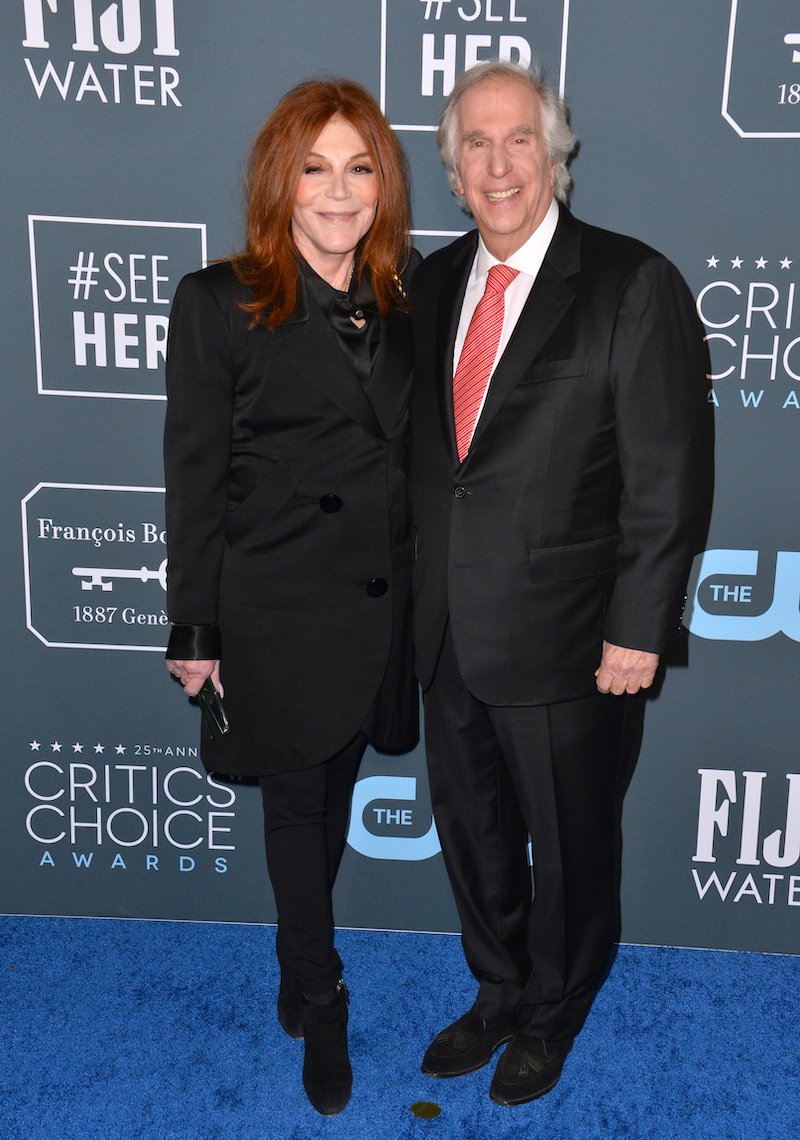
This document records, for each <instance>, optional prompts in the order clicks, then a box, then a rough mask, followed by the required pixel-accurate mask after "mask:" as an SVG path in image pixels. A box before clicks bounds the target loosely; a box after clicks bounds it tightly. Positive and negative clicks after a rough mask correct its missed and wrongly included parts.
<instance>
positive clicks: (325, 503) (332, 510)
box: [319, 495, 342, 515]
mask: <svg viewBox="0 0 800 1140" xmlns="http://www.w3.org/2000/svg"><path fill="white" fill-rule="evenodd" d="M319 505H320V509H321V510H323V511H324V512H325V514H326V515H335V514H336V512H337V511H340V510H341V509H342V500H341V499H340V498H339V496H338V495H323V496H322V498H321V499H320V501H319Z"/></svg>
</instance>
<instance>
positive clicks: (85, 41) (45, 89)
mask: <svg viewBox="0 0 800 1140" xmlns="http://www.w3.org/2000/svg"><path fill="white" fill-rule="evenodd" d="M16 2H17V3H19V2H20V0H16ZM21 2H22V5H23V12H24V17H25V38H24V39H23V41H22V47H23V49H24V51H25V55H24V57H23V58H24V62H25V68H26V70H27V73H28V76H29V78H30V81H31V85H32V87H33V90H34V91H35V93H36V97H37V98H38V99H39V100H42V101H44V100H47V99H55V100H56V101H58V100H59V99H60V100H63V101H64V102H66V101H67V100H69V101H71V102H73V101H74V102H75V103H80V104H82V105H84V106H86V105H87V104H92V103H94V104H98V103H105V104H108V105H110V106H113V105H114V104H130V105H133V106H140V107H169V108H175V107H180V106H182V103H181V98H180V95H179V93H178V88H179V86H180V81H181V76H180V72H179V71H178V68H177V66H176V64H177V57H179V56H180V54H181V53H180V51H179V49H178V46H177V42H176V35H175V7H174V0H117V2H115V3H112V4H108V3H106V2H105V0H21ZM167 59H170V60H172V62H171V63H166V62H165V61H166V60H167Z"/></svg>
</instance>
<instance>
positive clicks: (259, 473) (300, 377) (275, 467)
mask: <svg viewBox="0 0 800 1140" xmlns="http://www.w3.org/2000/svg"><path fill="white" fill-rule="evenodd" d="M415 256H416V255H415ZM299 290H300V295H299V299H298V303H297V306H296V309H295V312H294V313H293V315H292V317H291V318H290V320H288V321H287V322H286V323H285V324H283V325H281V326H280V327H279V328H277V329H275V330H274V331H271V330H269V329H266V328H263V327H259V328H256V329H249V328H248V323H249V321H250V314H249V313H246V312H244V311H243V310H242V309H241V308H240V307H239V306H238V305H237V303H236V301H237V298H241V297H244V298H247V297H248V296H249V291H248V289H247V288H245V287H244V286H243V285H242V284H241V283H240V282H239V281H238V279H237V278H236V276H235V274H234V272H233V269H232V267H231V265H230V264H229V263H220V264H217V265H213V266H211V267H210V268H208V269H205V270H202V271H200V272H198V273H193V274H191V275H190V276H188V277H186V278H184V280H183V281H182V282H181V284H180V286H179V288H178V291H177V293H176V296H175V302H174V306H173V310H172V317H171V321H170V338H169V350H168V362H167V393H168V405H167V422H166V432H165V457H166V485H167V541H168V549H169V568H168V577H167V581H168V607H169V616H170V619H171V620H172V622H174V623H177V625H178V627H180V626H181V625H184V626H186V625H188V626H194V627H202V626H214V625H217V624H218V626H219V629H220V632H221V640H222V650H221V678H222V682H223V685H224V686H225V694H226V695H225V705H226V710H227V711H228V715H229V718H230V721H231V734H230V737H227V738H219V739H217V740H215V741H213V742H211V741H209V740H208V739H207V738H204V742H203V759H204V761H206V764H207V766H208V767H211V768H213V769H215V770H217V771H222V772H239V773H241V774H246V775H258V774H262V773H264V772H267V771H280V770H290V769H292V768H297V767H305V766H308V765H310V764H313V763H317V762H320V761H322V760H325V759H327V758H328V757H330V756H331V755H333V754H334V753H335V752H337V751H338V750H339V749H340V748H342V747H344V746H345V745H346V744H348V743H349V742H350V740H351V739H352V738H353V736H355V734H356V733H357V732H358V731H359V730H360V728H361V727H362V725H363V723H364V720H365V717H366V716H367V713H368V712H369V711H370V709H371V708H372V707H373V703H374V702H376V700H377V717H376V720H375V722H374V724H373V731H372V736H371V738H372V740H373V743H375V744H376V745H377V746H378V747H383V748H388V749H398V750H405V749H408V748H411V747H413V746H414V744H415V742H416V738H417V724H416V722H417V696H416V684H415V682H414V680H413V672H412V669H411V651H410V616H409V601H410V563H411V540H410V530H409V521H408V494H407V478H406V462H407V428H408V396H409V390H410V383H411V367H412V341H411V328H410V320H409V318H408V317H407V316H406V314H404V313H402V312H399V311H397V310H395V311H394V312H393V314H392V315H391V317H390V318H389V319H388V320H382V321H381V340H380V349H379V354H378V357H377V360H376V363H375V367H374V369H373V373H372V378H371V382H370V385H369V388H368V391H367V390H365V388H364V387H363V386H362V385H361V384H360V383H359V381H358V378H357V376H356V374H355V372H354V371H353V369H352V367H351V365H350V363H349V362H348V360H347V358H346V356H345V355H344V353H343V351H342V350H341V348H340V347H339V344H338V342H337V340H336V337H335V335H334V333H333V331H332V329H331V327H330V325H329V323H328V321H327V319H326V318H325V317H324V315H323V314H322V312H321V310H320V309H319V307H318V306H317V305H316V304H315V303H314V302H313V300H310V299H309V298H308V296H307V292H306V286H305V282H304V280H303V278H302V276H301V277H300V280H299ZM176 632H177V633H178V635H179V636H178V638H177V639H173V643H172V644H171V646H170V652H171V655H173V656H178V657H180V656H183V655H184V652H183V650H184V647H183V646H181V645H180V644H176V643H175V642H176V640H177V642H178V643H179V642H180V634H181V632H182V631H181V630H180V628H178V629H177V631H176ZM200 632H201V633H202V632H203V631H200ZM207 655H208V654H207V651H198V652H197V653H196V654H195V656H197V657H204V656H207Z"/></svg>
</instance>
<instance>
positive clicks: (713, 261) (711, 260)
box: [706, 257, 719, 269]
mask: <svg viewBox="0 0 800 1140" xmlns="http://www.w3.org/2000/svg"><path fill="white" fill-rule="evenodd" d="M706 261H707V262H708V268H709V269H716V268H717V266H718V265H719V259H718V258H716V257H707V258H706Z"/></svg>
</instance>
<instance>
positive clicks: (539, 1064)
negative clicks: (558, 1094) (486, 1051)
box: [489, 1033, 572, 1106]
mask: <svg viewBox="0 0 800 1140" xmlns="http://www.w3.org/2000/svg"><path fill="white" fill-rule="evenodd" d="M571 1048H572V1040H571V1039H569V1040H566V1041H543V1040H542V1039H541V1038H540V1037H528V1036H527V1035H526V1034H524V1033H515V1034H514V1036H513V1037H512V1038H511V1041H510V1042H509V1043H508V1045H507V1046H506V1048H505V1050H504V1051H503V1055H502V1057H501V1058H500V1060H499V1061H498V1062H497V1068H496V1069H495V1073H494V1077H493V1078H492V1085H491V1088H490V1089H489V1096H490V1097H491V1098H492V1100H493V1101H494V1102H495V1104H505V1105H509V1106H510V1105H515V1104H526V1103H527V1102H528V1101H529V1100H536V1099H537V1098H538V1097H540V1096H544V1094H545V1093H548V1092H550V1090H551V1089H553V1088H555V1086H556V1085H557V1084H558V1078H559V1077H560V1076H561V1070H562V1068H563V1067H564V1061H565V1060H566V1057H567V1053H569V1051H570V1049H571Z"/></svg>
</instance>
